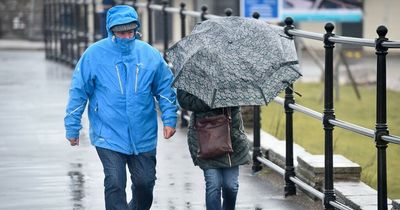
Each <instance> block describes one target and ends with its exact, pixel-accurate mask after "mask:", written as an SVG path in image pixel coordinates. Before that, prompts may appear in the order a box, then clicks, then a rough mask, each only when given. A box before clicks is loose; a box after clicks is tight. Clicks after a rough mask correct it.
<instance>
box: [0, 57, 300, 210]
mask: <svg viewBox="0 0 400 210" xmlns="http://www.w3.org/2000/svg"><path fill="white" fill-rule="evenodd" d="M0 63H1V65H0V98H1V100H0V209H4V210H14V209H17V210H24V209H30V210H46V209H57V210H59V209H60V210H62V209H74V210H75V209H95V210H97V209H104V201H103V199H104V196H103V184H102V183H103V173H102V168H101V164H100V161H99V160H98V157H97V154H96V153H95V150H94V148H93V147H92V146H91V145H90V143H89V140H88V133H87V128H88V127H87V123H88V122H87V118H86V116H84V118H83V124H84V129H83V132H82V135H81V136H82V137H81V144H80V146H79V147H71V146H69V144H68V142H67V141H66V140H65V138H64V126H63V117H64V113H65V103H66V101H67V92H68V87H69V83H70V78H71V73H72V70H71V68H70V67H68V66H64V65H61V64H56V63H54V62H51V61H46V60H45V58H44V52H43V51H37V50H35V51H27V50H18V51H10V50H0ZM185 135H186V130H185V129H178V131H177V133H176V135H175V136H174V137H173V138H172V140H164V139H160V140H159V145H158V155H157V161H158V162H157V178H158V179H157V181H156V186H155V190H154V195H155V196H154V203H153V207H152V209H156V210H172V209H177V210H179V209H185V210H189V209H205V205H204V179H203V176H202V171H201V170H200V169H199V168H198V167H195V166H193V164H192V161H191V159H190V156H189V152H188V148H187V144H186V138H185ZM239 179H240V188H239V194H238V201H237V209H238V210H242V209H243V210H244V209H307V208H305V207H303V206H302V205H300V204H299V203H301V202H298V201H296V200H294V199H285V198H284V197H283V185H279V186H277V185H274V184H273V183H272V182H268V181H265V179H263V178H262V177H260V176H258V175H257V176H254V175H252V173H251V167H250V166H244V167H242V168H241V171H240V178H239ZM128 184H129V183H128ZM127 194H128V197H129V196H130V192H129V191H127Z"/></svg>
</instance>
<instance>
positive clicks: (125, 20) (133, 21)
mask: <svg viewBox="0 0 400 210" xmlns="http://www.w3.org/2000/svg"><path fill="white" fill-rule="evenodd" d="M139 27H140V21H139V19H138V15H137V13H136V11H135V9H133V7H131V6H128V5H118V6H114V7H111V8H110V9H109V10H108V12H107V25H106V28H107V33H108V36H109V37H110V36H112V35H113V30H114V31H116V30H118V31H121V30H124V29H127V30H132V29H134V30H135V32H137V31H138V30H139Z"/></svg>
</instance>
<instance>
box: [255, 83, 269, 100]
mask: <svg viewBox="0 0 400 210" xmlns="http://www.w3.org/2000/svg"><path fill="white" fill-rule="evenodd" d="M257 87H258V88H259V89H260V92H261V95H262V96H263V99H264V101H265V104H268V100H267V98H266V97H265V95H264V92H263V90H262V88H261V87H260V86H257Z"/></svg>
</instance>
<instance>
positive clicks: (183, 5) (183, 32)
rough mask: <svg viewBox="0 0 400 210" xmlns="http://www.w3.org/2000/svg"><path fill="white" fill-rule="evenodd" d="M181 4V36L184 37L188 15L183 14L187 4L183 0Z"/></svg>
mask: <svg viewBox="0 0 400 210" xmlns="http://www.w3.org/2000/svg"><path fill="white" fill-rule="evenodd" d="M179 6H180V7H181V9H180V10H179V17H180V18H181V38H183V37H185V36H186V15H185V14H183V11H185V6H186V4H185V3H184V2H181V4H180V5H179Z"/></svg>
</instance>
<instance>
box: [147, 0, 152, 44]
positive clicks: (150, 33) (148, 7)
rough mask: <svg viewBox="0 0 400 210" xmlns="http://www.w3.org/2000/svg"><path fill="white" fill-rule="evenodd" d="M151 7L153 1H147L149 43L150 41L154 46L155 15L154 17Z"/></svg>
mask: <svg viewBox="0 0 400 210" xmlns="http://www.w3.org/2000/svg"><path fill="white" fill-rule="evenodd" d="M150 5H151V0H147V17H148V18H147V21H148V23H149V25H148V27H149V28H148V30H147V31H148V33H149V41H148V43H149V44H150V45H153V15H152V11H151V8H150Z"/></svg>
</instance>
